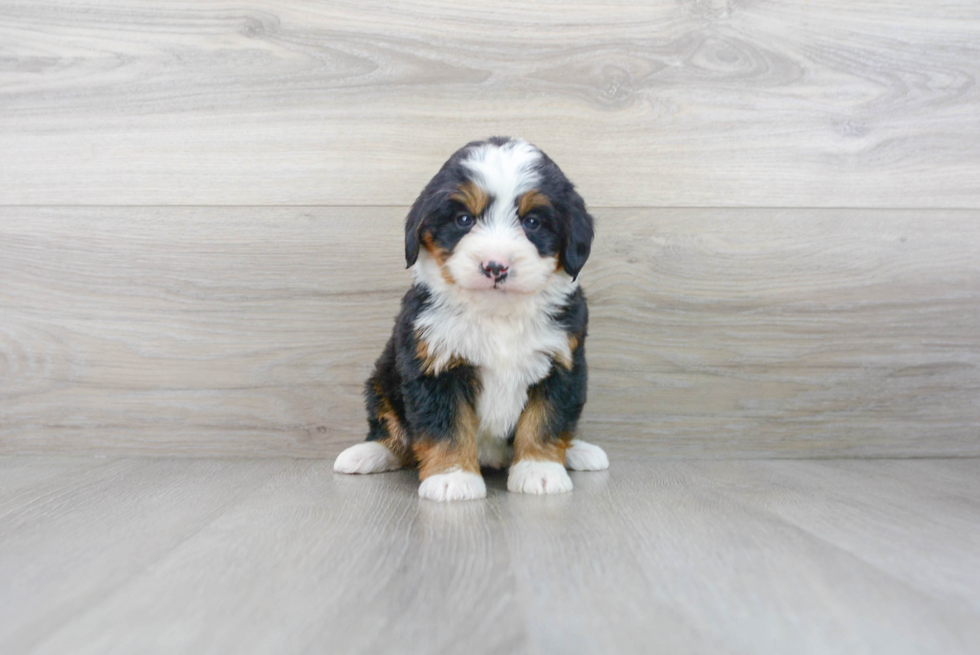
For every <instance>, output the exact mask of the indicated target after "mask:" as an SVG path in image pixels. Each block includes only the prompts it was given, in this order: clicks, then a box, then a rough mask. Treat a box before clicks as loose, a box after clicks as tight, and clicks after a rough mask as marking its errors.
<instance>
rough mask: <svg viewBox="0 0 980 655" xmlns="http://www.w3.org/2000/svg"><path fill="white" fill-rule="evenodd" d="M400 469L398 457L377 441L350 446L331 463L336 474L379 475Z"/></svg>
mask: <svg viewBox="0 0 980 655" xmlns="http://www.w3.org/2000/svg"><path fill="white" fill-rule="evenodd" d="M401 467H402V463H401V460H399V459H398V456H397V455H395V453H393V452H391V451H390V450H388V449H387V448H386V447H385V446H384V445H382V444H380V443H378V442H377V441H365V442H364V443H359V444H357V445H356V446H351V447H350V448H348V449H347V450H345V451H344V452H342V453H340V455H338V456H337V461H335V462H334V463H333V470H334V471H336V472H337V473H380V472H381V471H394V470H395V469H400V468H401Z"/></svg>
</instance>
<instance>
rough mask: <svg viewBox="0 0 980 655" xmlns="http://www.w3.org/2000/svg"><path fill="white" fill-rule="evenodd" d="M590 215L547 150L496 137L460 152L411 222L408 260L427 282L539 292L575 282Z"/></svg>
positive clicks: (585, 251)
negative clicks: (565, 279)
mask: <svg viewBox="0 0 980 655" xmlns="http://www.w3.org/2000/svg"><path fill="white" fill-rule="evenodd" d="M592 237H593V228H592V217H591V216H589V214H588V212H587V211H586V210H585V203H584V202H583V201H582V198H581V197H580V196H579V194H578V193H576V191H575V188H574V186H573V185H572V183H571V182H569V181H568V179H567V178H566V177H565V176H564V174H563V173H562V172H561V170H560V169H559V168H558V166H556V165H555V163H554V162H552V161H551V160H550V159H549V158H548V157H547V155H545V154H544V153H543V152H541V151H540V150H538V149H537V148H535V147H534V146H532V145H531V144H529V143H527V142H526V141H521V140H517V139H510V138H505V137H494V138H492V139H489V140H487V141H474V142H473V143H469V144H467V145H466V146H464V147H462V148H461V149H459V150H458V151H457V152H456V153H455V154H454V155H453V156H452V157H450V158H449V161H447V162H446V163H445V164H444V165H443V167H442V169H441V170H440V171H439V172H438V173H437V174H436V176H435V177H434V178H432V180H431V181H430V182H429V184H428V185H426V187H425V189H424V190H423V191H422V194H421V195H420V196H419V197H418V199H417V200H416V201H415V204H414V205H413V206H412V209H411V211H410V212H409V214H408V218H407V220H406V221H405V260H406V262H407V264H408V266H410V267H411V266H415V267H416V275H417V277H419V278H420V279H421V280H422V281H424V282H427V283H429V284H430V285H433V284H435V285H444V284H445V285H451V286H454V287H458V288H462V289H466V290H469V291H477V292H485V293H488V294H507V293H520V294H534V293H537V292H539V291H541V290H542V289H544V288H545V287H546V286H548V283H549V282H550V281H551V279H552V277H553V276H556V275H559V276H561V275H567V276H570V277H571V278H572V279H575V278H576V277H577V276H578V274H579V271H580V270H581V269H582V266H583V265H585V261H586V260H587V259H588V258H589V252H590V250H591V248H592Z"/></svg>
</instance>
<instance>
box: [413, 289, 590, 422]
mask: <svg viewBox="0 0 980 655" xmlns="http://www.w3.org/2000/svg"><path fill="white" fill-rule="evenodd" d="M559 282H560V283H558V284H554V285H551V286H550V287H549V288H548V289H546V290H545V291H544V292H542V293H539V294H535V295H524V294H520V295H518V294H514V295H513V296H511V297H507V295H509V294H496V293H490V294H487V293H486V292H482V293H475V294H467V295H468V296H472V297H445V296H442V294H440V296H437V298H440V299H439V300H437V301H436V302H434V303H433V304H432V306H430V307H429V308H428V309H427V310H426V311H424V312H423V313H422V314H421V315H420V316H419V317H418V319H417V320H416V323H415V327H416V329H418V330H420V331H421V334H422V336H423V338H424V339H425V340H426V343H427V344H428V346H429V352H430V354H434V355H435V360H436V368H437V369H438V368H439V367H440V366H441V365H443V364H444V363H446V362H448V361H449V360H450V358H452V357H453V356H458V357H461V358H462V359H464V360H466V361H468V362H470V363H472V364H473V365H474V366H476V367H477V370H478V371H479V375H480V382H481V386H482V390H481V392H480V395H479V397H478V399H477V407H476V410H477V416H478V417H479V420H480V428H479V434H478V438H479V439H480V441H496V440H504V439H507V437H509V436H510V434H511V432H512V431H513V429H514V427H515V426H516V425H517V420H518V418H519V417H520V415H521V412H522V411H523V410H524V406H525V405H526V404H527V399H528V387H530V386H531V385H533V384H535V383H536V382H540V381H541V380H543V379H544V378H545V376H547V375H548V371H549V370H550V369H551V363H552V359H553V357H554V356H555V355H556V354H561V355H563V356H564V357H566V358H570V357H571V353H570V351H569V345H568V335H567V334H566V333H565V331H564V330H562V329H561V327H560V326H558V325H557V324H555V322H554V319H552V318H551V315H552V314H553V312H554V310H555V308H556V307H557V306H559V305H560V304H561V303H562V302H563V301H564V299H565V298H566V297H567V295H568V293H570V292H571V291H572V290H574V288H575V283H574V282H572V281H571V280H570V279H568V278H566V279H565V280H560V281H559Z"/></svg>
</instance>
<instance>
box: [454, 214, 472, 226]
mask: <svg viewBox="0 0 980 655" xmlns="http://www.w3.org/2000/svg"><path fill="white" fill-rule="evenodd" d="M456 225H458V226H460V227H470V226H471V225H473V217H472V216H470V215H469V214H459V215H458V216H457V217H456Z"/></svg>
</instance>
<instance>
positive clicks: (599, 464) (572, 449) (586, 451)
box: [565, 439, 609, 471]
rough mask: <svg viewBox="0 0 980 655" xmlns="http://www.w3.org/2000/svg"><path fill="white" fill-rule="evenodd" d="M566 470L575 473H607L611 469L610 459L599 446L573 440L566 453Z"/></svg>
mask: <svg viewBox="0 0 980 655" xmlns="http://www.w3.org/2000/svg"><path fill="white" fill-rule="evenodd" d="M565 468H568V469H571V470H573V471H605V470H606V469H607V468H609V458H608V457H606V451H604V450H603V449H602V448H600V447H599V446H596V445H595V444H591V443H587V442H585V441H580V440H578V439H572V445H571V446H569V447H568V450H566V451H565Z"/></svg>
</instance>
